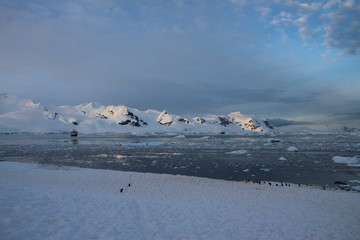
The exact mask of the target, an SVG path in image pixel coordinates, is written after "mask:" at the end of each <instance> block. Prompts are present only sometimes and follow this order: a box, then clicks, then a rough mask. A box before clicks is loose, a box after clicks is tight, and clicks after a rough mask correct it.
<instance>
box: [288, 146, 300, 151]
mask: <svg viewBox="0 0 360 240" xmlns="http://www.w3.org/2000/svg"><path fill="white" fill-rule="evenodd" d="M287 151H288V152H298V151H299V149H298V148H297V147H294V146H291V147H288V149H287Z"/></svg>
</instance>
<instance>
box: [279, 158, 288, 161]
mask: <svg viewBox="0 0 360 240" xmlns="http://www.w3.org/2000/svg"><path fill="white" fill-rule="evenodd" d="M286 160H287V159H286V158H284V157H279V161H286Z"/></svg>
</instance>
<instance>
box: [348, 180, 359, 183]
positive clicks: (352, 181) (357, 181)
mask: <svg viewBox="0 0 360 240" xmlns="http://www.w3.org/2000/svg"><path fill="white" fill-rule="evenodd" d="M349 183H360V180H350V181H349Z"/></svg>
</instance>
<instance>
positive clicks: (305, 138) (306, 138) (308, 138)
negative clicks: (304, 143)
mask: <svg viewBox="0 0 360 240" xmlns="http://www.w3.org/2000/svg"><path fill="white" fill-rule="evenodd" d="M301 139H304V140H310V139H312V137H309V136H307V137H303V138H301Z"/></svg>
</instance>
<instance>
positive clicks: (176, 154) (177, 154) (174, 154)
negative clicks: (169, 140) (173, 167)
mask: <svg viewBox="0 0 360 240" xmlns="http://www.w3.org/2000/svg"><path fill="white" fill-rule="evenodd" d="M171 155H173V156H180V155H183V154H182V153H176V152H175V153H172V154H171Z"/></svg>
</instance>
